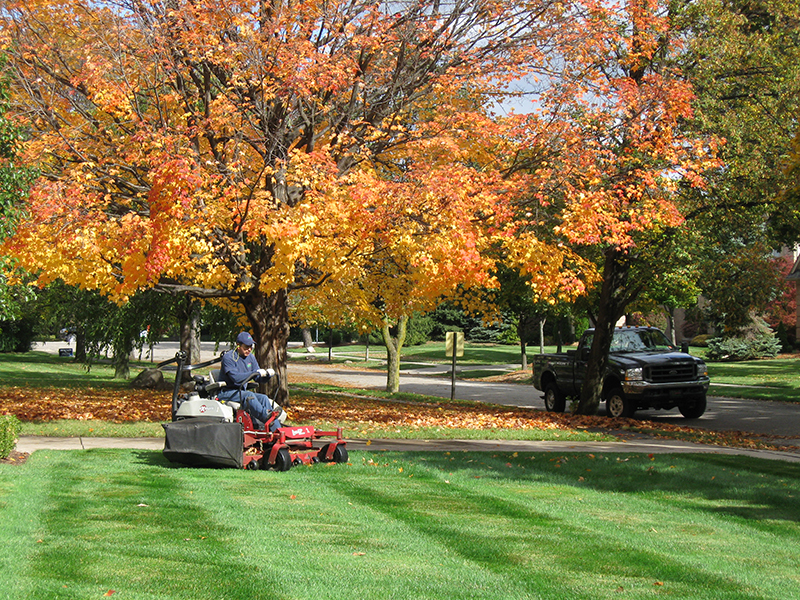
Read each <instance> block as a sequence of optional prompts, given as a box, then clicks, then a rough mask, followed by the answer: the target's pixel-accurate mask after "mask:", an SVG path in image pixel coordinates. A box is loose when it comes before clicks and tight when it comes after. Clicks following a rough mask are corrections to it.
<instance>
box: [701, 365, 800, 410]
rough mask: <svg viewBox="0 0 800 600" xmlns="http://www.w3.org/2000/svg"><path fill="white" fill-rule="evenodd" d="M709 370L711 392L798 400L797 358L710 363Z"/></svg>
mask: <svg viewBox="0 0 800 600" xmlns="http://www.w3.org/2000/svg"><path fill="white" fill-rule="evenodd" d="M708 373H709V377H710V378H711V389H710V393H711V394H713V395H717V396H732V397H734V398H755V399H760V400H782V401H786V402H800V377H798V374H799V373H800V359H797V358H772V359H763V360H750V361H744V362H726V363H709V365H708ZM720 384H727V385H720Z"/></svg>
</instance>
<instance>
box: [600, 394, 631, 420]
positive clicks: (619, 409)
mask: <svg viewBox="0 0 800 600" xmlns="http://www.w3.org/2000/svg"><path fill="white" fill-rule="evenodd" d="M606 412H607V413H608V416H609V417H612V418H614V419H616V418H618V417H626V418H630V417H632V416H633V413H635V412H636V407H635V406H634V405H633V404H632V403H631V401H630V400H628V399H627V398H625V395H624V394H623V393H622V388H618V387H617V388H612V389H611V390H610V391H609V392H608V394H607V395H606Z"/></svg>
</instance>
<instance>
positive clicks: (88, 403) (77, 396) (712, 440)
mask: <svg viewBox="0 0 800 600" xmlns="http://www.w3.org/2000/svg"><path fill="white" fill-rule="evenodd" d="M171 399H172V398H171V394H170V393H169V392H154V391H142V390H106V389H93V388H87V389H63V388H44V389H34V388H21V387H10V388H0V414H3V413H10V414H14V415H16V416H17V418H19V419H20V420H21V421H37V422H38V421H52V420H58V419H75V420H102V421H111V422H117V423H121V422H142V421H146V422H148V421H149V422H164V421H168V420H169V419H170V405H171ZM288 412H289V418H290V421H291V422H292V423H294V424H313V423H321V422H326V423H340V424H342V425H343V426H345V427H347V428H357V429H360V428H369V430H371V431H372V432H375V431H376V430H377V431H380V430H382V429H384V430H387V431H389V430H394V429H397V428H412V429H415V428H418V429H422V428H425V429H437V428H439V429H475V430H492V429H517V430H519V429H538V430H559V431H565V432H571V431H576V430H584V431H598V432H607V433H611V434H614V435H618V436H625V435H629V436H630V435H636V434H639V435H647V436H653V437H664V438H671V439H682V440H686V441H692V442H701V443H706V444H718V445H725V446H737V447H746V448H774V447H775V442H776V441H778V436H756V435H753V434H746V433H743V432H713V431H708V430H704V429H699V428H694V427H684V426H678V425H672V424H666V423H659V422H657V421H645V420H636V419H609V418H607V417H598V416H582V415H573V414H567V413H548V412H544V411H540V410H535V409H526V408H517V407H506V406H498V405H492V404H480V403H474V404H470V403H450V402H447V401H442V402H409V401H399V400H393V399H381V398H371V397H367V396H356V395H352V394H346V393H335V394H334V393H325V392H314V393H310V394H308V395H305V394H304V395H297V396H294V397H293V399H292V405H291V407H290V408H289V410H288ZM351 435H352V433H351ZM373 435H374V433H373ZM787 449H789V447H787ZM791 449H794V448H791Z"/></svg>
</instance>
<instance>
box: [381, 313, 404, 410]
mask: <svg viewBox="0 0 800 600" xmlns="http://www.w3.org/2000/svg"><path fill="white" fill-rule="evenodd" d="M407 327H408V316H407V315H403V316H402V317H400V320H399V321H398V322H397V337H392V334H391V331H390V330H389V321H388V320H385V321H384V322H383V328H382V329H381V334H383V343H384V345H385V346H386V354H387V361H386V391H387V392H389V393H390V394H395V393H397V392H399V391H400V351H401V350H402V348H403V343H404V342H405V341H406V331H407Z"/></svg>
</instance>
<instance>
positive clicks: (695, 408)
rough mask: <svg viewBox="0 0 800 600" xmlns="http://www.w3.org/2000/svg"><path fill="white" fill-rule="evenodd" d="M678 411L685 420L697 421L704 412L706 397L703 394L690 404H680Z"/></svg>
mask: <svg viewBox="0 0 800 600" xmlns="http://www.w3.org/2000/svg"><path fill="white" fill-rule="evenodd" d="M678 410H679V411H681V414H682V415H683V416H684V417H686V418H687V419H697V418H698V417H701V416H703V413H704V412H706V395H705V394H703V395H702V396H700V397H698V398H697V399H695V400H693V401H692V402H688V403H686V404H681V405H680V406H679V407H678Z"/></svg>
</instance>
